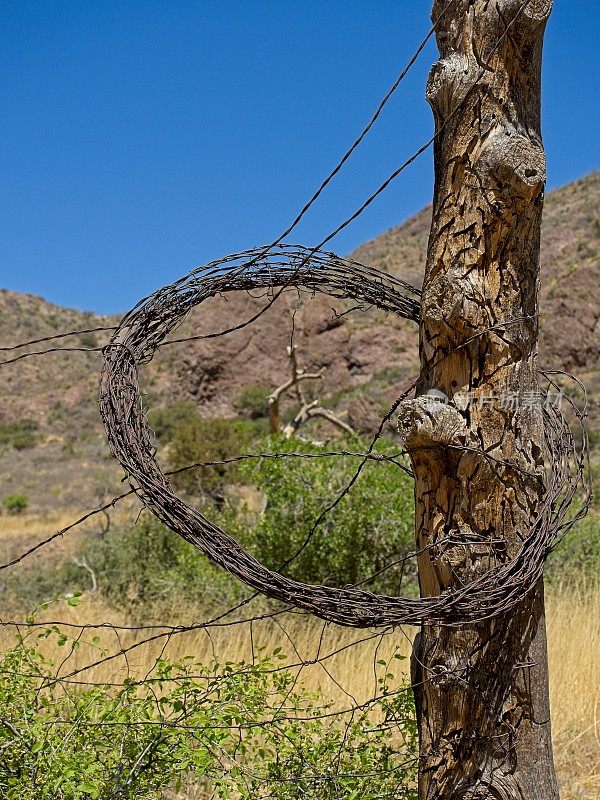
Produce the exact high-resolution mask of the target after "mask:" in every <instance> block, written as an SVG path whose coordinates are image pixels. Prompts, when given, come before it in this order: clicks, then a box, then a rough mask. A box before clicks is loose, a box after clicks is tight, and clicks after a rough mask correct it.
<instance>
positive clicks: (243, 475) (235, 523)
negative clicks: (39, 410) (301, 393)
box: [220, 437, 416, 594]
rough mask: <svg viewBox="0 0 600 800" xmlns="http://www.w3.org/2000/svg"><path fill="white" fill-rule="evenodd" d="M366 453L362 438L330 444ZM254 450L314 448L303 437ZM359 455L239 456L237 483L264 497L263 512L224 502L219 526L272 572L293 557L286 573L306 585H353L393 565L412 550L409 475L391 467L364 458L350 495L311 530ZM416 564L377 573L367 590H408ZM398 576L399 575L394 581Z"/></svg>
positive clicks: (391, 451)
mask: <svg viewBox="0 0 600 800" xmlns="http://www.w3.org/2000/svg"><path fill="white" fill-rule="evenodd" d="M345 445H346V446H347V447H348V448H349V449H351V450H353V451H356V450H358V451H361V450H363V451H364V450H365V449H366V448H367V446H368V443H367V442H365V441H363V442H359V441H357V440H356V439H353V440H352V441H351V442H347V443H344V442H343V441H341V440H340V441H338V442H336V449H337V448H339V449H342V448H343V447H344V446H345ZM257 446H258V447H259V449H260V451H261V452H272V451H276V452H277V453H280V454H290V453H293V452H299V451H301V452H303V453H305V454H307V455H309V456H311V455H316V454H318V453H319V452H320V449H319V448H318V447H316V446H313V445H310V444H308V443H306V442H300V441H298V440H294V439H284V438H283V437H269V438H268V439H267V440H266V441H263V442H259V443H258V444H257ZM378 452H379V453H380V454H383V455H397V454H398V448H397V447H394V446H393V445H390V444H385V443H383V442H382V443H380V445H379V447H378ZM359 463H360V459H358V458H355V457H337V456H336V457H322V458H310V457H309V458H294V457H291V458H289V457H288V458H273V459H270V458H264V459H259V460H248V461H244V462H243V463H242V464H241V465H240V467H239V474H240V481H245V482H247V483H250V484H253V485H254V486H256V487H257V488H258V489H259V490H260V491H261V492H262V494H263V495H264V511H263V512H262V513H260V514H259V515H258V517H257V516H256V514H253V513H251V512H248V511H246V512H244V510H243V509H240V508H239V506H237V505H235V504H229V505H228V506H226V507H225V508H224V509H222V510H221V512H220V522H221V524H222V526H223V527H224V528H225V529H226V530H228V531H229V532H231V533H233V535H234V536H235V537H236V538H237V539H238V540H239V541H240V542H241V543H243V544H244V545H245V546H246V547H247V548H248V549H249V550H250V551H251V552H252V553H253V554H254V555H255V556H256V557H257V558H258V559H259V560H260V561H262V562H263V563H265V564H266V565H268V566H269V567H272V568H275V569H278V568H280V567H281V565H283V564H284V563H286V562H287V561H288V560H289V559H290V558H291V557H293V556H294V554H297V556H296V557H295V558H294V559H293V561H292V562H291V563H290V564H289V566H287V567H286V570H285V571H286V572H287V573H288V574H289V575H291V576H292V577H294V578H297V579H298V580H302V581H305V582H308V583H326V584H329V585H336V586H344V585H346V584H354V583H358V582H359V581H362V580H364V579H365V578H367V577H369V576H370V575H373V574H375V573H380V570H383V569H384V567H386V566H387V565H389V564H390V563H392V562H397V561H398V560H399V559H401V558H402V557H403V556H404V555H406V554H407V553H408V552H409V551H412V550H413V549H414V499H413V498H414V494H413V493H414V489H413V481H412V478H411V477H410V476H409V475H407V474H406V472H404V471H402V470H401V469H400V468H399V467H398V466H396V465H395V464H392V463H390V462H389V461H388V462H373V461H369V462H367V463H366V464H365V466H364V468H363V470H362V472H361V474H360V476H359V477H358V479H357V480H356V481H355V482H354V484H353V485H352V487H351V489H350V490H349V492H348V493H347V494H346V495H345V496H344V497H343V498H342V499H341V500H340V501H339V502H338V503H337V504H336V505H335V507H334V508H332V509H331V510H330V511H329V512H328V513H326V514H325V516H324V517H323V518H322V520H321V522H320V524H319V525H318V527H317V528H316V529H315V531H314V532H313V533H312V534H311V529H312V528H313V526H314V525H315V523H316V522H317V520H318V519H319V517H320V515H321V513H322V512H323V510H324V509H326V508H327V507H328V506H330V505H331V504H332V503H333V502H334V501H335V500H336V498H338V497H339V495H340V493H341V492H342V490H343V489H344V488H345V487H346V486H348V485H349V483H350V481H351V480H352V478H353V476H354V475H355V472H356V469H357V467H358V465H359ZM415 572H416V569H415V564H414V562H413V560H412V559H410V560H409V561H407V563H406V565H405V568H404V570H403V571H402V569H401V568H400V566H399V565H397V566H396V567H395V568H391V569H389V570H386V571H384V572H381V573H380V574H378V576H377V577H376V578H375V579H374V580H373V581H372V582H370V583H369V585H368V588H370V589H372V590H374V591H380V592H385V593H392V594H397V593H399V592H400V591H401V592H408V593H415V592H416V582H415ZM401 577H404V581H403V583H402V586H400V580H401Z"/></svg>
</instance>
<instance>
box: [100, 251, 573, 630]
mask: <svg viewBox="0 0 600 800" xmlns="http://www.w3.org/2000/svg"><path fill="white" fill-rule="evenodd" d="M307 249H308V248H305V247H302V246H292V245H281V246H279V247H278V248H277V249H274V250H271V251H270V252H269V253H267V254H264V253H263V252H262V251H261V248H256V249H255V250H248V251H245V252H243V253H237V254H233V255H231V256H227V257H226V258H224V259H220V260H219V261H214V262H211V264H210V265H208V266H207V267H206V268H200V269H196V270H194V271H192V272H191V273H190V274H189V275H187V276H185V277H183V278H181V279H180V280H178V281H176V282H175V283H173V284H171V285H169V286H166V287H164V288H163V289H161V290H159V291H158V292H156V293H155V294H154V295H152V296H151V297H150V298H148V299H147V300H146V301H144V302H143V303H142V304H139V305H138V306H137V307H136V308H135V309H134V310H133V311H131V312H130V313H128V314H126V315H125V317H124V318H123V321H122V323H121V325H120V326H119V328H118V330H117V331H116V332H115V334H114V335H113V337H112V339H111V341H110V343H109V345H108V346H107V347H106V348H105V352H104V359H105V360H104V366H103V369H102V373H101V380H100V411H101V416H102V419H103V421H104V425H105V428H106V432H107V436H108V441H109V445H110V447H111V450H112V452H113V454H114V455H115V456H116V458H117V459H118V460H119V462H120V463H121V466H122V467H123V469H124V470H125V472H126V474H127V475H128V476H129V480H130V482H131V484H132V486H134V487H135V488H136V491H137V493H138V495H139V496H140V497H141V499H142V500H143V502H144V503H145V504H146V505H147V506H148V507H149V508H150V509H151V510H152V511H153V512H154V513H155V515H156V516H157V517H158V518H159V519H160V520H161V521H163V522H164V523H165V524H167V525H168V526H169V527H170V528H171V529H172V530H174V531H175V532H176V533H178V534H179V535H180V536H182V538H183V539H185V540H186V541H188V542H190V543H191V544H193V545H194V546H195V547H197V548H199V549H200V550H202V551H203V552H204V553H205V554H206V555H208V556H209V557H210V558H211V559H212V560H213V561H214V562H215V563H216V564H218V565H219V566H221V567H223V568H224V569H226V570H227V571H228V572H230V573H231V574H233V575H235V576H236V577H238V578H239V579H241V580H242V581H243V582H245V583H246V584H248V585H249V586H251V587H253V588H254V589H255V590H257V591H259V592H261V593H262V594H265V595H267V596H269V597H272V598H274V599H277V600H281V601H283V602H285V603H287V604H290V605H294V606H296V607H298V608H301V609H304V610H306V611H309V612H311V613H312V614H314V615H315V616H317V617H320V618H322V619H325V620H327V621H330V622H335V623H337V624H340V625H345V626H351V627H387V626H390V625H400V624H411V625H417V624H421V623H431V624H440V625H461V624H465V623H469V624H472V623H475V622H478V621H482V620H484V619H489V618H490V617H493V616H496V615H498V614H500V613H503V612H505V611H508V610H510V609H511V608H513V607H514V606H515V605H517V604H518V603H519V602H520V601H521V600H522V599H523V598H524V597H525V596H526V595H527V594H528V593H529V592H530V591H531V589H532V588H533V587H534V586H535V584H536V583H537V581H538V580H539V578H540V577H541V575H542V572H543V566H544V560H545V558H546V556H547V555H548V553H549V552H550V550H551V549H552V546H553V544H554V543H555V542H556V541H557V540H558V539H559V538H560V537H561V535H562V534H563V533H564V532H565V530H568V529H569V528H570V527H571V526H572V524H573V523H574V520H573V519H570V518H568V510H569V507H570V503H571V501H572V499H573V497H574V496H575V493H576V491H577V488H578V486H579V485H580V483H581V482H582V481H583V480H584V471H585V466H586V453H587V449H586V445H587V437H586V434H585V427H584V425H583V420H584V416H585V409H584V411H583V412H581V411H579V409H577V408H576V406H574V405H573V409H574V412H575V414H576V416H577V418H578V420H579V422H580V423H581V424H582V427H583V434H582V446H581V448H578V446H577V444H576V442H575V439H574V437H573V434H572V432H571V430H570V428H569V426H568V425H567V423H566V420H565V419H564V417H563V415H562V414H561V412H560V410H558V409H555V408H552V407H547V408H545V409H544V418H545V426H544V435H545V440H546V447H547V452H548V464H549V466H548V474H547V476H546V493H545V497H544V500H543V502H542V503H541V506H540V509H539V511H538V513H537V515H536V517H535V519H534V520H532V523H531V527H530V529H529V530H528V531H522V532H521V537H522V541H523V544H522V546H521V548H520V550H519V551H518V553H517V554H516V555H515V557H514V558H513V559H512V560H510V561H508V562H506V563H504V564H502V565H499V566H494V567H492V568H491V569H490V570H489V571H488V572H486V573H485V574H483V575H481V576H479V577H477V578H476V579H475V580H474V581H473V582H471V583H470V584H469V585H468V586H465V587H462V588H460V589H457V590H453V591H450V592H448V593H446V594H442V595H440V596H438V597H428V598H421V599H409V598H402V597H389V596H385V595H377V594H374V593H372V592H368V591H365V590H362V589H358V588H354V587H350V588H349V587H344V588H334V587H329V586H318V585H309V584H304V583H301V582H299V581H295V580H293V579H291V578H288V577H286V576H284V575H282V574H280V573H279V572H276V571H274V570H270V569H268V568H267V567H265V566H264V565H262V564H260V563H259V562H258V561H257V560H256V559H255V558H254V557H253V556H251V555H250V554H249V553H248V552H246V551H245V550H244V549H243V548H242V547H240V545H239V544H238V543H237V542H236V541H235V539H233V538H232V537H231V536H230V535H229V534H227V533H226V532H225V531H223V530H222V529H221V528H219V527H218V526H216V525H215V524H213V523H212V522H211V521H210V520H208V519H207V518H206V517H204V516H203V515H202V514H200V512H198V511H197V510H195V509H194V508H192V507H191V506H190V505H189V504H187V503H186V502H184V501H183V500H182V499H181V498H179V497H178V496H177V495H176V494H175V492H174V491H173V489H172V487H171V485H170V483H169V481H168V479H167V477H166V475H165V474H164V473H163V472H162V471H161V469H160V467H159V466H158V463H157V461H156V458H155V455H156V450H155V447H154V444H153V441H152V436H151V433H150V430H149V428H148V425H147V422H146V419H145V416H144V410H143V406H142V402H141V396H140V390H139V385H138V366H139V365H141V364H144V363H147V362H149V361H150V360H151V359H152V356H153V354H154V352H155V351H156V349H157V348H158V347H160V345H161V344H162V343H163V342H164V341H165V338H166V337H167V336H168V335H169V334H170V333H171V332H172V331H174V330H175V329H176V328H177V326H178V325H179V324H180V323H181V322H182V321H183V319H184V318H185V317H186V315H187V314H188V312H189V311H190V310H191V309H192V308H193V307H195V306H200V305H201V304H202V303H203V302H204V301H206V300H207V299H209V298H211V297H215V296H216V295H222V294H226V293H228V292H233V291H240V290H242V291H251V290H255V289H270V290H273V291H275V290H278V293H281V291H282V290H284V289H287V288H292V287H293V288H295V289H296V290H298V291H304V292H308V293H311V294H314V293H317V292H320V293H325V294H329V295H332V296H334V297H336V298H340V299H348V300H352V301H353V302H358V303H359V304H362V305H365V306H373V307H375V308H378V309H380V310H383V311H386V312H388V313H393V314H395V315H397V316H399V317H402V318H405V319H408V320H413V321H415V322H416V321H418V319H419V306H418V302H417V299H416V298H418V297H419V290H418V289H416V288H415V287H413V286H410V285H409V284H407V283H405V282H403V281H398V280H397V279H395V278H392V277H390V276H389V275H388V274H386V273H383V272H379V271H378V270H376V269H373V268H369V267H365V266H364V265H362V264H359V263H357V262H354V261H350V260H347V259H342V258H340V257H338V256H336V255H335V254H332V253H324V252H320V251H319V252H316V253H315V252H309V253H307ZM483 333H484V332H483V331H482V332H481V334H483ZM550 380H552V378H551V377H550ZM482 456H483V457H487V454H485V453H482ZM581 513H582V512H580V514H579V515H581ZM579 515H578V516H579Z"/></svg>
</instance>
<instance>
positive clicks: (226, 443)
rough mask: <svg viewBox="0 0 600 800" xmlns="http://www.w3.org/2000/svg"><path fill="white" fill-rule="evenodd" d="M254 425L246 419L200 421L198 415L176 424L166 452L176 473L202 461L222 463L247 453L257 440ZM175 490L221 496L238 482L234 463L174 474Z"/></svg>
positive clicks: (236, 468) (237, 473) (256, 429)
mask: <svg viewBox="0 0 600 800" xmlns="http://www.w3.org/2000/svg"><path fill="white" fill-rule="evenodd" d="M257 432H258V428H257V426H256V424H255V423H252V422H249V421H245V420H229V419H203V418H202V417H200V416H199V414H198V413H194V415H192V416H190V417H189V418H187V419H186V420H183V421H180V422H178V423H177V424H176V425H175V427H174V429H173V435H172V438H171V441H170V443H169V449H168V460H169V464H170V466H171V468H172V469H174V470H177V469H181V468H182V467H187V466H188V465H190V464H195V463H202V462H205V461H223V460H224V459H227V458H231V457H232V456H237V455H240V454H241V453H245V452H248V449H249V446H250V443H251V442H252V441H253V440H254V439H255V438H256V436H257ZM172 480H173V484H174V486H175V487H176V488H178V489H180V490H183V491H186V492H188V493H189V494H194V495H201V496H202V495H204V496H206V495H208V496H209V497H220V495H221V493H222V492H223V489H224V487H225V485H226V484H231V483H237V482H239V471H238V467H237V465H236V464H235V463H233V464H217V465H215V466H210V467H199V468H196V469H193V470H190V471H186V472H181V473H179V474H178V475H174V476H173V478H172Z"/></svg>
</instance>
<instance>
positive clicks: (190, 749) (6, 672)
mask: <svg viewBox="0 0 600 800" xmlns="http://www.w3.org/2000/svg"><path fill="white" fill-rule="evenodd" d="M34 623H35V620H34V618H33V617H31V618H30V620H29V626H28V627H27V629H25V630H24V632H23V633H20V634H19V635H18V636H17V637H16V643H15V645H14V646H13V647H12V648H10V649H9V650H8V651H7V652H6V653H4V655H3V656H1V657H0V751H1V752H2V758H1V759H0V793H1V795H2V797H4V798H6V800H100V799H101V798H109V797H120V798H123V799H124V800H134V798H135V800H159V799H160V798H161V797H163V796H164V795H163V793H162V792H163V790H165V789H167V788H175V789H178V788H180V785H181V783H182V782H183V780H186V781H191V782H192V783H193V784H196V785H206V784H209V785H210V790H211V792H212V796H213V797H218V798H222V799H225V798H236V800H254V798H256V797H262V798H272V799H273V800H295V798H298V797H304V796H311V797H312V798H314V800H337V799H338V798H342V797H344V798H348V800H351V799H352V798H362V799H363V800H375V798H381V797H394V798H397V799H398V800H409V799H413V798H415V797H416V794H415V791H414V778H415V775H414V765H415V760H416V759H415V756H416V729H415V720H414V709H413V705H412V698H411V695H410V691H409V689H408V687H398V688H397V689H396V690H393V689H392V688H390V681H391V680H393V675H392V674H391V673H389V664H387V663H382V664H381V667H382V669H381V676H380V678H379V687H380V689H379V694H380V696H379V697H378V698H375V699H374V701H373V703H372V704H371V705H370V706H369V707H368V710H364V709H363V710H356V711H355V712H354V713H353V714H352V715H351V716H348V715H346V716H337V715H335V714H332V709H331V706H330V705H329V704H327V703H326V702H325V701H324V699H323V697H322V696H321V695H320V694H319V693H318V692H315V693H308V692H306V691H305V690H303V689H301V688H297V686H296V676H295V675H294V674H292V672H290V671H289V670H287V669H285V668H282V667H281V663H280V662H281V660H282V659H283V656H281V654H280V653H277V652H275V653H274V654H273V656H271V657H268V656H266V655H264V654H263V655H262V656H259V657H258V658H257V659H256V660H255V662H254V663H245V662H244V661H240V662H238V663H225V664H220V663H219V662H218V660H217V659H216V658H215V660H214V661H213V662H212V663H211V664H209V665H202V664H199V663H197V662H196V661H195V660H194V659H193V658H191V657H190V658H182V659H180V660H178V661H170V660H168V659H167V658H161V659H159V660H158V661H157V662H156V666H155V668H154V669H153V670H152V671H151V673H149V674H148V675H147V676H146V678H145V680H143V681H141V682H136V681H135V680H133V679H128V680H126V681H125V682H124V683H123V685H122V686H115V685H102V684H100V685H96V686H90V687H87V688H83V689H82V688H81V687H78V686H77V685H76V684H75V685H74V684H71V683H68V682H61V681H60V679H59V680H56V678H57V673H58V670H57V668H56V666H55V665H54V663H53V662H52V661H51V660H50V659H49V658H48V657H47V656H45V655H44V653H43V648H44V643H45V642H47V641H50V642H51V643H52V644H53V645H54V646H55V647H56V645H58V646H59V647H61V648H64V650H65V653H64V656H65V658H68V657H69V655H70V654H71V653H72V652H73V651H74V650H75V649H76V648H78V647H82V646H84V647H86V646H87V647H89V646H91V647H100V641H99V639H98V638H97V637H96V638H95V639H94V640H93V641H92V642H91V643H90V642H88V643H85V642H82V641H80V640H74V639H71V638H70V637H69V636H68V635H66V634H65V633H63V632H62V631H61V630H60V629H59V628H58V627H56V626H54V625H52V626H49V627H44V626H40V625H39V624H38V625H36V624H34ZM60 661H61V662H62V663H64V660H63V659H60ZM278 662H279V663H278ZM61 665H62V664H61ZM381 723H384V724H383V725H381Z"/></svg>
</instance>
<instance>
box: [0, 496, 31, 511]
mask: <svg viewBox="0 0 600 800" xmlns="http://www.w3.org/2000/svg"><path fill="white" fill-rule="evenodd" d="M28 503H29V500H28V498H27V495H26V494H7V495H6V497H5V498H4V499H3V501H2V505H3V506H4V508H5V509H6V510H7V511H8V513H9V514H20V513H21V512H22V511H25V509H26V508H27V505H28Z"/></svg>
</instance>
